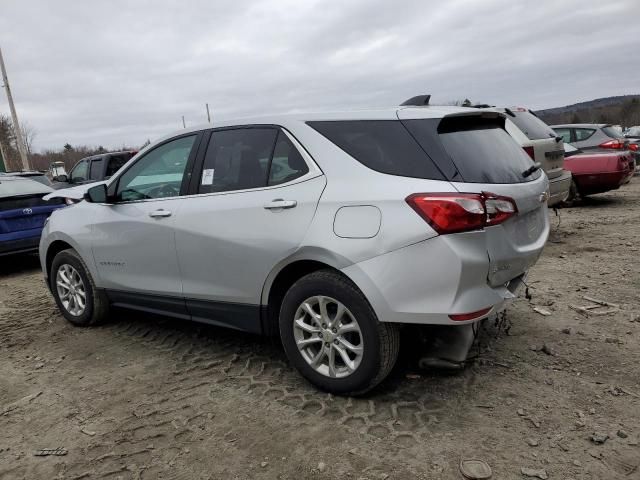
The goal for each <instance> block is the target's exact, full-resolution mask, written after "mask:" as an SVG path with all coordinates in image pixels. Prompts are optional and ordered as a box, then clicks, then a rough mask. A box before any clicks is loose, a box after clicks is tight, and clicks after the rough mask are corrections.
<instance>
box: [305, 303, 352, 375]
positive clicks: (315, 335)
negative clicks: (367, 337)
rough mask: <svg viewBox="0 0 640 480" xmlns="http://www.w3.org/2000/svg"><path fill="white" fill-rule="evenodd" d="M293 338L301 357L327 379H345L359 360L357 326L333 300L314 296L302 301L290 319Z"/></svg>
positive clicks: (345, 310) (340, 304)
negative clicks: (292, 320)
mask: <svg viewBox="0 0 640 480" xmlns="http://www.w3.org/2000/svg"><path fill="white" fill-rule="evenodd" d="M293 335H294V339H295V342H296V345H297V347H298V350H299V351H300V354H301V355H302V358H304V359H305V361H306V362H307V363H308V364H309V365H310V366H311V368H313V369H314V370H315V371H316V372H318V373H320V374H322V375H325V376H327V377H332V378H344V377H347V376H349V375H351V374H352V373H353V372H355V371H356V370H357V368H358V366H359V365H360V362H361V361H362V354H363V352H364V342H363V336H362V332H361V330H360V325H359V324H358V321H357V320H356V318H355V317H354V316H353V314H352V313H351V312H350V311H349V309H348V308H347V307H345V306H344V305H343V304H342V303H341V302H339V301H338V300H336V299H334V298H331V297H326V296H321V295H318V296H314V297H310V298H307V299H306V300H305V301H304V302H302V303H301V304H300V306H299V307H298V309H297V310H296V314H295V316H294V322H293Z"/></svg>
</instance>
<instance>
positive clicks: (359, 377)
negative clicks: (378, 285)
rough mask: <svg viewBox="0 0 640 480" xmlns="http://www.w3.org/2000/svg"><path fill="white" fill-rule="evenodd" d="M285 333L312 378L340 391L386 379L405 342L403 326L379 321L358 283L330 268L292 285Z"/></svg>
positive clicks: (358, 390)
mask: <svg viewBox="0 0 640 480" xmlns="http://www.w3.org/2000/svg"><path fill="white" fill-rule="evenodd" d="M280 337H281V339H282V343H283V345H284V349H285V352H286V354H287V357H288V358H289V361H290V362H291V363H292V364H293V366H294V367H296V369H297V370H298V371H299V372H300V373H301V374H302V375H303V376H304V377H305V378H306V379H307V380H309V381H310V382H311V383H313V384H314V385H316V386H318V387H319V388H321V389H323V390H326V391H328V392H331V393H335V394H339V395H356V394H362V393H365V392H367V391H368V390H371V389H372V388H374V387H375V386H376V385H378V384H379V383H380V382H381V381H382V380H384V378H385V377H386V376H387V375H388V374H389V372H390V371H391V369H392V368H393V365H394V364H395V362H396V359H397V357H398V350H399V343H400V341H399V333H398V328H397V326H396V325H393V324H387V323H381V322H379V321H378V319H377V317H376V315H375V312H374V311H373V309H372V308H371V306H370V305H369V302H368V301H367V299H366V298H365V297H364V295H363V294H362V293H361V292H360V291H359V290H358V289H357V288H356V287H355V285H353V283H351V282H350V281H349V280H348V279H346V278H345V277H343V276H342V275H340V274H338V273H337V272H334V271H330V270H321V271H318V272H314V273H311V274H309V275H307V276H305V277H303V278H301V279H300V280H298V281H297V282H296V283H295V284H294V285H293V286H292V287H291V288H290V289H289V291H288V292H287V294H286V295H285V297H284V300H283V303H282V308H281V310H280Z"/></svg>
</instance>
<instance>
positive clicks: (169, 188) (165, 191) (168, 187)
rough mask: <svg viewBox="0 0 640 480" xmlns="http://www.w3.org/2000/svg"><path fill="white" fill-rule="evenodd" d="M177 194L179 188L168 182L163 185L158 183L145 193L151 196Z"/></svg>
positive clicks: (162, 196)
mask: <svg viewBox="0 0 640 480" xmlns="http://www.w3.org/2000/svg"><path fill="white" fill-rule="evenodd" d="M179 194H180V189H179V188H178V187H176V186H175V185H172V184H170V183H166V184H164V185H160V186H159V187H156V188H152V189H151V190H149V191H148V192H147V195H148V196H149V197H151V198H166V197H177V196H178V195H179Z"/></svg>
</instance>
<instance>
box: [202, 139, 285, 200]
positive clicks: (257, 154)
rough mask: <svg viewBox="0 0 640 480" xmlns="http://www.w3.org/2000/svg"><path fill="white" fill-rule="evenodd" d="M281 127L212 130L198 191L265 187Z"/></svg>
mask: <svg viewBox="0 0 640 480" xmlns="http://www.w3.org/2000/svg"><path fill="white" fill-rule="evenodd" d="M277 135H278V130H277V129H275V128H235V129H231V130H218V131H214V132H213V133H212V134H211V138H210V140H209V145H208V147H207V153H206V155H205V158H204V164H203V168H202V175H201V178H200V182H199V186H198V193H212V192H228V191H232V190H246V189H250V188H259V187H265V186H266V185H267V172H268V170H269V161H270V159H271V155H272V152H273V149H274V145H275V141H276V136H277Z"/></svg>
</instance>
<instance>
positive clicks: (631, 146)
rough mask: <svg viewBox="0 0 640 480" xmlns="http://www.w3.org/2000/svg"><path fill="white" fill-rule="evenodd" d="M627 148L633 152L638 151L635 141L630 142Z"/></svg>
mask: <svg viewBox="0 0 640 480" xmlns="http://www.w3.org/2000/svg"><path fill="white" fill-rule="evenodd" d="M629 150H633V151H634V152H637V151H638V144H637V143H630V144H629Z"/></svg>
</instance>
